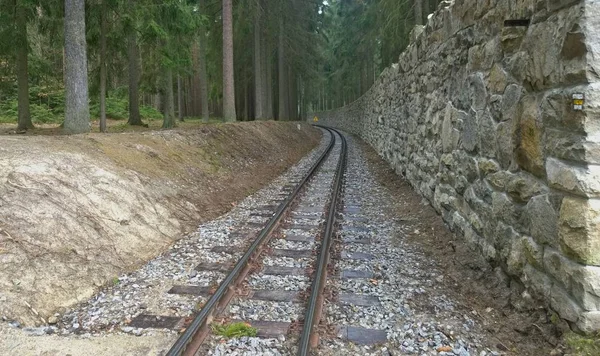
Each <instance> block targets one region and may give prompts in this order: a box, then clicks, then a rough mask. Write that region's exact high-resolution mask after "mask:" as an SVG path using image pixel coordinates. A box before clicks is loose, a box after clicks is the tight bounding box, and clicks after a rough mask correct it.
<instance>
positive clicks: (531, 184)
mask: <svg viewBox="0 0 600 356" xmlns="http://www.w3.org/2000/svg"><path fill="white" fill-rule="evenodd" d="M506 191H507V192H508V194H510V196H511V197H512V198H513V199H516V200H517V201H518V202H521V203H526V202H528V201H529V199H531V198H532V197H534V196H536V195H540V194H545V193H546V192H547V191H548V188H547V187H546V186H545V185H544V184H543V183H542V182H541V181H539V180H538V179H536V178H535V177H533V176H531V175H530V174H527V173H525V172H518V173H517V174H513V175H511V176H510V179H509V181H508V183H507V184H506Z"/></svg>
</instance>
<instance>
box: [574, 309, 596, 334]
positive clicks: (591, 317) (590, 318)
mask: <svg viewBox="0 0 600 356" xmlns="http://www.w3.org/2000/svg"><path fill="white" fill-rule="evenodd" d="M576 325H577V327H578V328H579V330H581V331H582V332H584V333H586V334H591V333H593V332H595V331H598V330H600V312H598V311H589V312H584V313H581V315H580V316H579V319H578V320H577V324H576Z"/></svg>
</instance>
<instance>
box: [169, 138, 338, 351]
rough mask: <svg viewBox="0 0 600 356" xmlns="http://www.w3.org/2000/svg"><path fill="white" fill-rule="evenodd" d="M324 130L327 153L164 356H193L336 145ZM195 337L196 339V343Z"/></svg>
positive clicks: (282, 205)
mask: <svg viewBox="0 0 600 356" xmlns="http://www.w3.org/2000/svg"><path fill="white" fill-rule="evenodd" d="M324 129H325V130H327V131H328V132H329V134H330V135H331V139H330V141H329V145H328V146H327V149H326V150H325V151H324V152H323V154H321V156H320V157H319V159H318V161H317V162H316V163H315V164H314V165H313V166H312V167H311V169H310V170H309V171H308V173H307V174H306V175H305V176H304V178H303V179H302V181H300V183H299V184H298V185H297V186H296V188H295V189H294V191H293V192H292V193H290V195H288V197H287V198H286V200H284V201H283V202H282V203H281V204H279V206H278V207H277V210H276V212H275V215H274V216H273V217H272V218H271V219H269V221H268V222H267V224H266V225H265V227H264V228H263V229H262V230H261V231H260V233H259V235H258V237H257V238H256V239H255V240H254V242H253V243H252V245H250V247H249V248H248V250H247V251H246V253H244V255H243V256H242V258H241V259H240V260H238V262H237V263H236V264H235V266H234V267H233V269H232V270H231V271H230V272H229V273H228V274H227V276H226V277H225V279H224V280H223V281H222V282H221V284H220V285H219V288H217V290H216V292H215V293H214V294H213V295H212V296H211V297H210V299H209V300H208V301H207V302H206V304H205V305H204V307H203V308H202V310H201V311H200V313H198V315H196V317H195V318H194V320H193V321H192V322H191V324H190V325H189V326H188V327H187V328H186V329H185V331H184V332H183V334H181V335H180V336H179V338H178V339H177V341H176V342H175V343H174V344H173V346H172V347H171V349H170V350H169V351H168V352H167V354H166V355H167V356H180V355H184V354H185V355H193V354H194V353H196V351H197V350H198V348H199V347H200V344H201V343H202V341H203V340H202V339H203V337H204V336H200V334H202V332H201V331H203V329H207V328H208V326H209V325H210V323H211V322H212V319H213V317H214V314H215V311H216V310H217V309H218V308H219V307H220V304H221V301H222V300H223V299H224V296H225V295H227V294H228V293H230V292H231V291H232V289H233V288H234V286H235V282H237V278H238V276H239V275H240V272H242V271H243V270H244V269H245V268H246V267H247V266H248V264H249V262H250V259H251V258H252V256H253V255H254V254H255V253H256V252H257V251H258V250H259V248H260V247H261V246H262V245H263V243H264V242H265V241H267V240H268V238H269V236H270V234H271V232H272V231H273V229H274V228H275V226H276V225H277V224H278V223H279V221H280V220H281V218H282V217H283V215H284V212H285V211H286V210H287V208H288V207H289V206H290V205H291V203H292V201H293V200H294V199H295V198H296V196H297V195H298V193H299V192H300V190H301V189H302V188H303V187H304V185H305V184H306V183H307V182H308V180H309V179H310V178H311V177H312V176H313V175H314V173H315V172H316V171H317V169H318V168H319V167H320V166H321V165H322V164H323V162H325V159H326V158H327V157H328V156H329V154H330V153H331V151H332V149H333V147H334V145H335V141H336V139H335V134H334V133H333V132H332V130H330V129H328V128H324ZM221 307H222V306H221ZM197 336H198V337H199V338H200V339H197ZM191 344H193V346H192V349H188V347H189V346H190V345H191Z"/></svg>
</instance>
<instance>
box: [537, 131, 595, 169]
mask: <svg viewBox="0 0 600 356" xmlns="http://www.w3.org/2000/svg"><path fill="white" fill-rule="evenodd" d="M545 131H546V139H545V140H544V141H545V142H544V151H546V153H547V154H548V155H550V156H553V157H556V158H560V159H565V160H569V161H578V162H581V163H592V164H600V142H590V141H589V140H588V137H587V136H586V135H584V134H580V133H575V132H568V131H564V130H560V129H546V130H545Z"/></svg>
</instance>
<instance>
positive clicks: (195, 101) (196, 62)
mask: <svg viewBox="0 0 600 356" xmlns="http://www.w3.org/2000/svg"><path fill="white" fill-rule="evenodd" d="M192 69H193V73H194V75H193V76H192V107H193V110H192V111H193V114H192V115H193V116H195V117H199V116H200V115H201V108H200V100H201V99H200V43H199V41H192Z"/></svg>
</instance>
